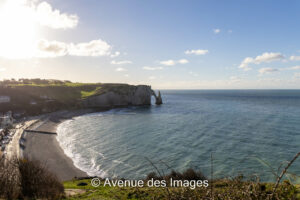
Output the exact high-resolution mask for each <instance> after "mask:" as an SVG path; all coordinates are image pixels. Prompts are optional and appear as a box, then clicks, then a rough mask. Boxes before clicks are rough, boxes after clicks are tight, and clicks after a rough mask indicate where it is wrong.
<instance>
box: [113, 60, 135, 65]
mask: <svg viewBox="0 0 300 200" xmlns="http://www.w3.org/2000/svg"><path fill="white" fill-rule="evenodd" d="M110 63H111V64H113V65H126V64H131V63H132V62H131V61H130V60H122V61H115V60H113V61H111V62H110Z"/></svg>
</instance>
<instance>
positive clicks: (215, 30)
mask: <svg viewBox="0 0 300 200" xmlns="http://www.w3.org/2000/svg"><path fill="white" fill-rule="evenodd" d="M213 31H214V33H215V34H218V33H220V32H221V30H220V29H218V28H216V29H214V30H213Z"/></svg>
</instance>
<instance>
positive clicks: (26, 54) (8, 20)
mask: <svg viewBox="0 0 300 200" xmlns="http://www.w3.org/2000/svg"><path fill="white" fill-rule="evenodd" d="M26 3H27V2H26V1H24V0H9V1H6V2H5V3H4V4H3V5H2V7H0V57H5V58H9V59H25V58H31V57H33V56H34V53H35V41H36V37H37V30H36V29H37V28H36V24H35V16H34V15H35V13H34V10H33V8H32V7H30V5H28V4H26Z"/></svg>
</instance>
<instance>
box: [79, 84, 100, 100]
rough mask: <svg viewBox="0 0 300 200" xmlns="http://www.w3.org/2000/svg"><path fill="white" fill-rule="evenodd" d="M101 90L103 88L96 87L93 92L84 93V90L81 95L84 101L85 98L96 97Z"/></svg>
mask: <svg viewBox="0 0 300 200" xmlns="http://www.w3.org/2000/svg"><path fill="white" fill-rule="evenodd" d="M100 90H101V87H96V89H94V90H92V91H84V90H81V91H80V93H81V98H82V99H84V98H88V97H90V96H93V95H96V94H98V92H99V91H100Z"/></svg>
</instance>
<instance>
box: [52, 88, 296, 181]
mask: <svg viewBox="0 0 300 200" xmlns="http://www.w3.org/2000/svg"><path fill="white" fill-rule="evenodd" d="M161 92H162V98H163V102H164V104H163V105H160V106H156V105H152V106H143V107H129V108H117V109H112V110H109V111H106V112H99V113H92V114H86V115H82V116H79V117H76V118H74V119H72V120H67V121H65V122H63V123H61V124H60V125H59V126H58V129H57V132H58V136H57V139H58V141H59V143H60V145H61V147H62V148H63V150H64V152H65V154H66V155H68V156H69V157H70V158H71V159H72V160H73V162H74V164H75V166H77V167H78V168H79V169H81V170H83V171H85V172H87V173H88V174H89V175H91V176H101V177H111V178H112V177H119V178H120V177H121V178H127V179H141V178H145V176H146V175H147V174H148V173H150V172H153V171H155V169H154V167H153V166H152V164H151V163H150V162H149V160H150V161H151V162H153V163H154V164H155V165H156V166H157V167H158V168H159V169H161V170H163V171H164V172H165V173H167V172H169V171H170V170H171V169H174V170H177V171H183V170H185V169H187V168H194V169H197V170H200V171H202V172H203V173H204V175H206V176H207V177H209V176H210V169H211V161H212V162H213V165H214V171H213V174H214V177H215V178H223V177H232V176H238V175H240V174H243V175H245V176H246V177H248V178H250V177H252V176H256V175H257V176H259V177H260V179H261V180H262V181H270V182H274V181H275V176H274V175H273V173H272V170H275V171H276V172H277V170H278V167H280V166H281V164H282V163H284V162H285V161H288V160H290V159H292V158H293V156H294V154H296V153H297V152H298V149H299V148H298V144H299V142H300V135H299V133H300V123H299V122H300V90H162V91H161ZM211 156H212V160H211ZM271 168H273V169H271ZM289 171H290V172H291V174H290V175H289V174H288V177H290V178H292V173H295V174H299V173H300V163H299V162H295V163H294V165H293V166H292V167H291V168H290V170H289Z"/></svg>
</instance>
